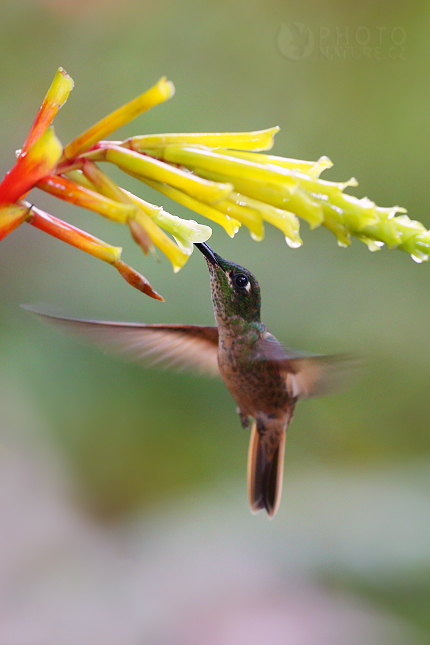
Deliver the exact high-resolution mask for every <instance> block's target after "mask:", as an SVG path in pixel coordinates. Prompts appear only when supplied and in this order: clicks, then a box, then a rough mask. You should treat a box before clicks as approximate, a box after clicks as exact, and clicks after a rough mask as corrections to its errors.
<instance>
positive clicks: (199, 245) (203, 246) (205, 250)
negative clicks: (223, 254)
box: [194, 242, 222, 268]
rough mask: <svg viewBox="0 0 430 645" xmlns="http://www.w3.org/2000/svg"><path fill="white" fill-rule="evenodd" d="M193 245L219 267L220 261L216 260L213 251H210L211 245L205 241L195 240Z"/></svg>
mask: <svg viewBox="0 0 430 645" xmlns="http://www.w3.org/2000/svg"><path fill="white" fill-rule="evenodd" d="M194 246H196V247H197V248H198V250H199V251H200V252H201V253H203V255H204V256H205V258H206V259H207V260H208V261H209V262H210V263H211V264H213V265H214V266H217V267H220V268H222V267H221V265H220V263H219V262H218V260H217V258H216V256H215V253H214V252H213V251H212V249H211V247H210V246H208V245H207V244H206V242H195V243H194Z"/></svg>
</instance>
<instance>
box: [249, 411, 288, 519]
mask: <svg viewBox="0 0 430 645" xmlns="http://www.w3.org/2000/svg"><path fill="white" fill-rule="evenodd" d="M285 437H286V432H285V430H284V429H283V430H282V432H281V433H280V435H279V442H278V443H277V446H276V447H275V449H274V450H273V448H272V449H270V450H268V449H267V448H268V442H267V439H268V437H267V435H265V434H264V432H261V430H260V432H258V430H257V422H256V421H254V424H253V426H252V431H251V440H250V442H249V453H248V494H249V503H250V505H251V510H252V512H253V513H258V511H260V510H261V509H263V508H265V509H266V511H267V513H268V514H269V517H273V516H274V515H275V513H276V511H277V510H278V506H279V502H280V500H281V492H282V476H283V472H284V447H285Z"/></svg>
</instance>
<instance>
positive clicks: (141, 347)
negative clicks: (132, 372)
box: [24, 307, 219, 376]
mask: <svg viewBox="0 0 430 645" xmlns="http://www.w3.org/2000/svg"><path fill="white" fill-rule="evenodd" d="M24 308H25V309H27V310H28V311H31V312H32V313H34V314H36V315H37V316H39V318H41V319H42V320H43V321H45V322H47V323H48V324H51V325H54V326H55V327H58V328H61V329H63V330H64V331H66V332H69V333H71V334H74V335H75V336H81V337H82V338H83V339H84V340H88V341H90V342H91V343H93V344H95V345H97V346H98V347H101V348H102V349H104V350H107V351H109V352H112V353H115V354H120V355H122V356H124V357H125V358H126V359H128V360H131V361H137V362H142V363H144V364H146V365H159V366H161V367H172V368H174V369H175V368H176V369H197V370H199V371H200V372H204V373H206V374H209V375H211V376H214V375H217V374H219V370H218V328H217V327H201V326H198V325H145V324H140V323H121V322H104V321H98V320H79V319H75V318H62V317H60V316H53V315H51V314H45V313H41V312H40V311H36V310H34V309H31V308H30V307H24Z"/></svg>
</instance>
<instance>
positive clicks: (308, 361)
mask: <svg viewBox="0 0 430 645" xmlns="http://www.w3.org/2000/svg"><path fill="white" fill-rule="evenodd" d="M195 246H196V247H197V248H198V249H199V251H201V253H202V254H203V255H204V257H205V259H206V263H207V266H208V269H209V274H210V283H211V296H212V303H213V309H214V314H215V321H216V325H215V326H209V327H206V326H200V325H181V324H144V323H142V324H141V323H131V322H107V321H97V320H80V319H75V318H63V317H59V316H53V315H51V314H45V313H43V312H40V311H37V310H34V309H31V308H29V307H26V308H27V309H30V311H32V312H33V313H35V314H37V315H38V316H40V317H41V318H42V319H45V320H46V322H50V323H53V324H55V325H57V326H60V327H63V328H65V329H66V331H70V332H72V333H75V334H80V335H83V336H84V337H85V338H86V339H88V340H90V341H92V342H93V343H94V344H97V345H99V346H101V347H102V348H104V349H108V350H109V351H113V352H115V353H119V354H123V355H124V356H126V357H128V358H129V359H131V360H135V361H136V360H137V361H143V362H146V363H148V362H149V363H150V364H152V365H153V364H159V365H161V366H164V367H173V368H180V369H181V368H182V369H184V368H185V369H190V368H191V369H193V368H194V369H196V368H197V370H199V371H201V372H203V373H206V374H210V375H214V374H216V375H220V376H221V378H222V379H223V381H224V383H225V385H226V386H227V389H228V390H229V391H230V393H231V395H232V396H233V399H234V400H235V402H236V404H237V412H238V413H239V416H240V421H241V424H242V427H243V428H245V429H247V428H249V427H250V426H251V423H250V419H252V427H251V438H250V444H249V451H248V495H249V503H250V506H251V511H252V512H253V513H257V512H258V511H260V510H262V509H265V510H266V511H267V513H268V515H269V517H270V518H271V517H273V516H274V515H275V513H276V512H277V510H278V507H279V502H280V498H281V491H282V479H283V465H284V448H285V439H286V432H287V428H288V426H289V424H290V422H291V420H292V418H293V414H294V409H295V407H296V404H297V402H298V401H299V400H300V399H304V398H308V397H311V396H316V395H320V394H326V393H329V392H330V391H331V390H333V389H335V388H336V382H341V381H342V380H343V375H344V373H345V368H349V366H350V363H351V361H350V360H348V359H347V358H346V357H345V356H343V355H334V356H323V355H311V354H305V353H301V352H297V351H295V350H291V349H289V348H287V347H285V346H284V345H282V344H281V343H280V342H279V341H278V340H277V339H276V338H275V336H273V335H272V334H271V333H270V332H269V330H268V329H267V327H266V325H265V324H264V323H262V322H261V315H260V310H261V294H260V286H259V284H258V282H257V280H256V278H255V277H254V275H253V274H252V273H251V272H250V271H248V270H247V269H245V268H244V267H242V266H240V265H239V264H236V263H234V262H230V261H228V260H224V259H223V258H222V257H221V256H219V255H218V254H217V253H215V252H214V251H213V250H212V249H211V248H210V246H208V244H206V243H196V244H195Z"/></svg>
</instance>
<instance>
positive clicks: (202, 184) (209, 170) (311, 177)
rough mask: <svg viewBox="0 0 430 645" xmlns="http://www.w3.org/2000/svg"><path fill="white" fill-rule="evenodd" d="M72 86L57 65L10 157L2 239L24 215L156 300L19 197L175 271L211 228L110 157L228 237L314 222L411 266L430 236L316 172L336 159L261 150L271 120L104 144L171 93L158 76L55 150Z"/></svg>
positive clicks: (81, 235) (287, 232)
mask: <svg viewBox="0 0 430 645" xmlns="http://www.w3.org/2000/svg"><path fill="white" fill-rule="evenodd" d="M72 88H73V81H72V79H71V78H70V77H69V76H68V75H67V74H66V72H65V71H64V70H63V69H61V68H60V69H59V70H58V71H57V73H56V75H55V78H54V81H53V83H52V85H51V87H50V89H49V91H48V93H47V95H46V97H45V99H44V101H43V103H42V106H41V107H40V110H39V112H38V114H37V117H36V119H35V121H34V123H33V125H32V127H31V129H30V132H29V134H28V137H27V139H26V141H25V143H24V145H23V147H22V149H21V150H19V151H18V153H17V161H16V163H15V165H14V166H13V168H12V169H11V170H10V171H9V172H8V173H7V174H6V176H5V177H4V179H3V180H2V182H0V240H1V239H2V238H3V237H5V236H6V235H8V234H9V233H10V232H11V231H13V230H14V229H15V228H17V227H18V226H19V225H20V224H22V223H23V222H27V223H29V224H31V225H32V226H35V227H36V228H38V229H40V230H42V231H45V232H46V233H49V234H50V235H53V236H55V237H57V238H59V239H61V240H63V241H64V242H67V243H68V244H71V245H73V246H75V247H77V248H80V249H81V250H83V251H85V252H86V253H90V254H92V255H94V256H95V257H98V258H99V259H101V260H104V261H105V262H108V263H110V264H112V265H113V266H114V267H115V268H116V269H117V270H118V271H119V272H120V274H121V275H122V276H123V277H124V278H125V279H126V280H127V281H128V282H129V283H130V284H132V285H133V286H134V287H136V288H138V289H140V290H141V291H143V292H144V293H146V294H147V295H149V296H151V297H153V298H156V299H159V300H162V298H161V296H160V295H159V294H157V293H156V292H155V291H154V290H153V289H152V287H151V285H150V284H149V282H148V280H146V278H144V277H143V276H142V275H141V274H139V273H137V272H136V271H135V270H134V269H132V268H131V267H129V266H128V265H126V264H125V263H124V262H123V261H122V260H121V251H122V249H121V248H118V247H115V246H111V245H110V244H107V243H105V242H103V241H102V240H99V239H97V238H95V237H93V236H92V235H90V234H88V233H86V232H84V231H82V230H80V229H78V228H76V227H74V226H71V225H70V224H67V223H66V222H63V221H61V220H59V219H58V218H56V217H54V216H52V215H50V214H48V213H46V212H44V211H42V210H40V209H39V208H37V207H36V206H34V205H32V204H30V203H28V202H27V201H25V196H26V194H27V193H28V192H29V191H30V190H31V189H32V188H34V187H37V188H39V189H41V190H43V191H46V192H48V193H50V194H52V195H54V196H56V197H58V198H60V199H63V200H65V201H68V202H70V203H73V204H76V205H78V206H82V207H84V208H87V209H89V210H92V211H95V212H97V213H99V214H101V215H103V216H104V217H106V218H108V219H110V220H112V221H114V222H117V223H120V224H125V225H127V226H128V227H129V229H130V232H131V234H132V236H133V238H134V240H135V241H136V242H137V243H138V244H139V245H140V247H141V248H142V250H143V251H144V253H145V254H147V253H148V252H150V251H154V247H157V248H158V249H159V250H160V251H161V252H163V253H164V254H165V255H166V256H167V257H168V258H169V260H170V261H171V263H172V265H173V269H174V270H175V271H178V270H179V269H180V268H181V267H182V266H183V265H184V264H185V262H186V261H187V259H188V257H189V255H190V254H191V253H192V250H193V243H195V242H204V241H206V240H207V239H208V238H209V237H210V235H211V233H212V231H211V229H210V227H209V226H206V225H204V224H198V223H197V222H195V221H194V220H185V219H182V218H179V217H177V216H175V215H172V214H170V213H168V212H166V211H165V210H163V209H162V208H161V207H159V206H156V205H154V204H151V203H149V202H147V201H145V200H143V199H141V198H140V197H138V196H136V195H134V194H132V193H130V192H128V191H126V190H125V189H123V188H121V187H120V186H118V185H117V184H116V183H115V182H114V181H112V180H111V179H110V178H109V177H108V175H106V174H105V173H104V172H103V171H102V170H101V168H100V167H99V165H100V163H101V162H108V163H111V164H114V165H116V166H117V167H118V168H120V169H121V170H123V171H124V172H125V173H127V174H129V175H132V176H133V177H136V178H138V179H139V180H141V181H142V182H143V183H145V184H147V185H148V186H151V187H152V188H154V189H156V190H158V191H159V192H161V193H163V194H164V195H167V196H168V197H170V198H171V199H173V200H174V201H177V202H178V203H180V204H183V205H184V206H186V207H187V208H189V209H191V210H192V211H195V212H196V213H198V214H199V215H202V216H203V217H205V218H207V219H209V220H211V221H212V222H216V223H217V224H219V225H221V226H222V227H223V228H224V229H225V231H226V232H227V233H228V235H230V236H231V237H233V236H234V235H235V234H236V232H237V231H238V230H239V228H240V226H241V225H242V224H243V225H244V226H246V227H247V228H248V229H249V231H250V233H251V236H252V237H253V239H255V240H261V239H263V237H264V223H265V222H268V223H270V224H272V225H273V226H276V227H277V228H279V229H280V230H281V231H282V233H283V234H284V236H285V239H286V242H287V243H288V245H289V246H291V247H292V248H296V247H299V246H300V245H301V243H302V242H301V239H300V234H299V228H300V227H299V219H298V217H300V218H302V219H304V220H306V221H307V222H308V223H309V225H310V227H311V228H315V227H317V226H319V225H323V226H325V227H326V228H328V229H329V230H330V231H331V232H332V233H333V234H334V235H335V236H336V238H337V240H338V243H339V244H340V245H341V246H347V245H349V244H350V238H351V236H355V237H357V238H358V239H360V240H362V241H363V242H365V243H366V244H367V245H368V247H369V249H370V250H372V251H373V250H377V249H379V248H380V247H381V246H383V245H384V244H385V245H387V246H388V247H389V248H399V249H401V250H403V251H406V252H407V253H410V254H411V256H412V258H413V259H414V260H415V261H417V262H422V261H425V260H428V258H429V253H430V232H429V231H427V230H426V229H425V228H424V226H423V225H422V224H420V223H419V222H416V221H413V220H410V219H409V218H408V217H407V216H406V215H404V213H405V210H404V209H403V208H400V207H398V206H394V207H392V208H380V207H378V206H376V205H375V204H374V203H373V202H372V201H370V200H369V199H368V198H363V199H358V198H356V197H353V196H351V195H348V194H346V193H345V192H344V190H345V188H346V187H348V186H356V185H357V182H356V180H355V179H351V180H349V181H347V182H344V183H336V182H330V181H324V180H322V179H320V175H321V173H322V171H323V170H324V169H326V168H330V167H331V166H332V163H331V161H330V160H329V159H328V158H327V157H321V158H320V159H319V160H318V161H315V162H312V161H298V160H296V159H287V158H284V157H277V156H273V155H269V154H264V152H263V151H267V150H270V148H271V147H272V146H273V139H274V135H275V134H276V132H277V131H278V128H277V127H275V128H270V129H268V130H261V131H257V132H239V133H192V134H160V135H142V136H135V137H131V138H129V139H126V140H125V141H109V140H106V139H105V138H106V137H107V136H109V135H111V134H112V133H113V132H114V131H115V130H116V129H117V128H119V127H120V126H121V125H124V124H125V123H127V122H129V121H130V120H132V119H134V118H135V117H136V116H138V115H139V114H141V113H142V112H145V111H147V110H149V109H150V108H151V107H154V106H155V105H158V104H160V103H162V102H163V101H165V100H167V99H169V98H171V97H172V96H173V94H174V86H173V84H172V83H171V82H170V81H167V80H166V79H165V78H162V79H160V80H159V81H158V83H156V84H155V85H154V86H153V87H152V88H151V89H149V90H148V91H147V92H145V93H144V94H142V95H140V96H138V97H137V98H136V99H134V100H132V101H130V102H129V103H127V104H125V105H123V106H122V107H120V108H119V109H117V110H115V111H114V112H112V113H111V114H109V115H108V116H106V117H105V118H103V119H101V121H99V122H98V123H96V124H95V125H93V126H91V127H90V128H88V129H87V130H86V131H85V132H83V133H82V134H80V135H79V136H78V137H77V138H76V139H74V140H73V141H71V142H70V143H69V144H68V145H66V146H65V147H64V148H63V146H62V145H61V143H60V141H59V140H58V138H57V137H56V135H55V133H54V130H53V128H52V126H51V123H52V121H53V119H54V117H55V115H56V113H57V111H58V110H59V108H60V107H61V106H62V105H63V104H64V103H65V101H66V100H67V97H68V95H69V93H70V91H71V90H72ZM397 213H402V214H401V215H397ZM168 234H170V236H171V237H170V236H169V235H168Z"/></svg>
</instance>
